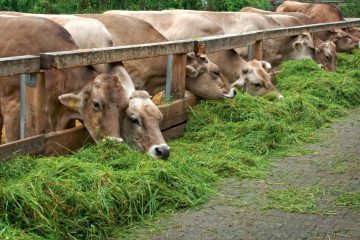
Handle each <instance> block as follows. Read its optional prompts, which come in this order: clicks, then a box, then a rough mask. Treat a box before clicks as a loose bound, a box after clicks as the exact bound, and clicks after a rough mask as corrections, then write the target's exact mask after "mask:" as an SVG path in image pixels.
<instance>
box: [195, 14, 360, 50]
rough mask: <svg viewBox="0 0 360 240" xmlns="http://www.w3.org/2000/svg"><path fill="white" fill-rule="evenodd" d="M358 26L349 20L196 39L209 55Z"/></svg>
mask: <svg viewBox="0 0 360 240" xmlns="http://www.w3.org/2000/svg"><path fill="white" fill-rule="evenodd" d="M359 25H360V20H351V21H342V22H336V23H319V24H311V25H304V26H296V27H287V28H276V29H268V30H261V31H252V32H247V33H242V34H225V35H220V36H213V37H205V38H201V39H198V44H205V45H206V52H207V53H210V52H217V51H224V50H227V49H232V48H239V47H246V46H247V44H248V43H253V42H256V41H260V40H265V39H271V38H280V37H289V36H294V35H299V34H301V33H303V32H320V31H325V30H330V29H334V28H346V27H354V26H359Z"/></svg>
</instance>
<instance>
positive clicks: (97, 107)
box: [92, 100, 102, 111]
mask: <svg viewBox="0 0 360 240" xmlns="http://www.w3.org/2000/svg"><path fill="white" fill-rule="evenodd" d="M92 106H93V109H94V110H95V111H100V110H101V108H102V107H101V103H100V102H99V101H97V100H93V103H92Z"/></svg>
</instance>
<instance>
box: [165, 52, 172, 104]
mask: <svg viewBox="0 0 360 240" xmlns="http://www.w3.org/2000/svg"><path fill="white" fill-rule="evenodd" d="M173 59H174V57H173V55H168V56H167V64H166V86H165V100H166V101H169V100H170V98H171V94H170V92H171V79H172V65H173Z"/></svg>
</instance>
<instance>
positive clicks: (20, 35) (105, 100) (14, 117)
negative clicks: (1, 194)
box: [0, 17, 128, 142]
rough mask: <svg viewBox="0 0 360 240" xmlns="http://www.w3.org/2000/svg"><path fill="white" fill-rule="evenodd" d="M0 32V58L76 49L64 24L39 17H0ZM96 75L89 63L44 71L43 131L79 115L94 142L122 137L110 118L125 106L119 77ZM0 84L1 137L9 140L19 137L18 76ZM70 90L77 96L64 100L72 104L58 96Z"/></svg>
mask: <svg viewBox="0 0 360 240" xmlns="http://www.w3.org/2000/svg"><path fill="white" fill-rule="evenodd" d="M0 31H1V33H2V34H3V35H2V37H1V38H0V46H3V47H2V48H1V49H0V57H9V56H19V55H38V54H39V53H43V52H53V51H60V50H75V49H78V48H77V46H76V44H75V43H74V40H73V39H72V38H71V36H70V34H69V33H68V32H67V31H66V30H65V29H64V28H62V27H61V26H60V25H58V24H56V23H55V22H53V21H50V20H47V19H44V18H38V17H16V18H14V17H12V18H10V17H0ZM96 75H97V74H96V72H95V71H94V70H92V69H91V68H89V67H78V68H71V69H66V70H58V71H47V72H45V77H46V84H45V87H46V93H47V94H46V100H45V103H46V106H45V112H44V114H46V119H47V122H46V126H45V132H51V131H57V130H62V129H64V128H66V126H67V124H68V123H69V121H71V120H72V119H74V118H78V119H82V120H83V122H84V124H85V126H86V127H87V129H88V131H89V133H90V134H91V136H92V137H93V138H94V140H95V141H98V140H100V139H103V138H106V137H110V138H113V139H117V140H119V141H121V138H120V131H119V130H120V122H119V121H114V120H113V117H112V116H118V118H117V119H119V118H121V114H122V113H123V112H124V111H125V109H126V108H127V106H128V99H127V98H126V97H125V95H124V89H123V86H122V84H121V80H120V79H119V78H118V77H108V76H103V75H100V76H98V77H96ZM95 77H96V78H95ZM94 79H95V80H94ZM0 86H1V87H0V102H1V114H0V115H1V119H3V121H4V126H5V133H6V142H11V141H15V140H17V139H19V126H20V124H19V121H20V120H19V77H18V76H12V77H2V78H0ZM69 93H70V95H72V94H71V93H73V94H74V96H76V99H77V101H75V102H69V105H71V108H69V107H66V106H65V105H63V104H62V103H61V102H60V101H59V99H58V97H60V99H61V101H62V102H68V101H67V99H68V97H69V96H70V95H69ZM80 103H81V104H80ZM1 128H2V126H1ZM26 133H27V134H28V135H30V136H31V135H33V134H34V133H33V129H26Z"/></svg>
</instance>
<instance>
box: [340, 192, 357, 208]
mask: <svg viewBox="0 0 360 240" xmlns="http://www.w3.org/2000/svg"><path fill="white" fill-rule="evenodd" d="M335 203H336V204H337V205H339V206H347V207H351V208H357V209H360V191H357V192H342V193H341V194H340V196H339V197H337V198H336V199H335Z"/></svg>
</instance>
